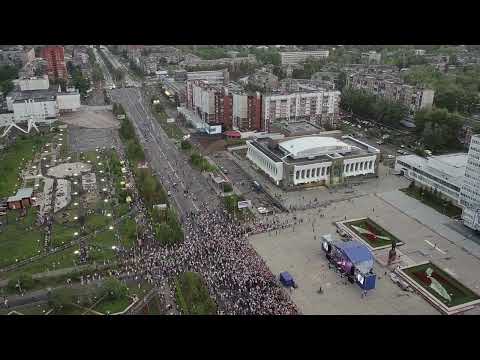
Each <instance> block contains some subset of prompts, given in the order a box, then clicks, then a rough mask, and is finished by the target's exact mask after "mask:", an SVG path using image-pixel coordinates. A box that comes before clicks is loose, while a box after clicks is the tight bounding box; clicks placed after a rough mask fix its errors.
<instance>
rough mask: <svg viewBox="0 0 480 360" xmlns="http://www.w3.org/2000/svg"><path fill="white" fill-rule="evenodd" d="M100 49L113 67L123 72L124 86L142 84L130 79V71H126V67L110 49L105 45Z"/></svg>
mask: <svg viewBox="0 0 480 360" xmlns="http://www.w3.org/2000/svg"><path fill="white" fill-rule="evenodd" d="M100 51H101V52H103V53H104V54H105V56H106V57H107V59H108V60H109V61H110V63H111V64H112V66H113V67H114V68H115V69H119V70H121V71H123V72H124V73H125V79H124V81H125V84H126V86H134V87H141V86H142V84H140V83H138V82H137V81H135V80H133V79H132V77H131V76H130V73H129V72H128V69H127V68H126V66H125V65H123V64H122V63H120V61H118V59H117V58H116V57H115V56H114V55H113V54H112V53H111V52H110V50H108V48H107V47H106V46H103V47H101V48H100Z"/></svg>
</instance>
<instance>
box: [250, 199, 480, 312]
mask: <svg viewBox="0 0 480 360" xmlns="http://www.w3.org/2000/svg"><path fill="white" fill-rule="evenodd" d="M427 211H434V210H432V209H429V208H427ZM320 213H323V214H324V215H325V216H324V217H321V216H320ZM285 216H292V215H288V214H282V215H279V217H280V218H281V217H285ZM296 216H297V217H298V218H302V219H303V223H302V224H300V225H296V226H295V227H294V228H288V229H285V230H281V231H279V232H278V235H275V232H272V233H270V234H269V233H264V234H260V235H255V236H252V237H251V238H250V242H251V243H252V245H253V246H254V248H255V249H256V250H257V251H258V253H259V254H260V255H261V256H262V257H263V258H264V259H265V261H266V262H267V264H268V266H269V267H270V269H271V270H272V272H273V273H274V274H277V275H278V274H279V273H280V272H282V271H289V272H290V273H291V274H292V276H293V277H294V278H295V279H296V281H297V282H298V285H299V287H298V288H297V289H296V290H292V299H293V300H294V301H295V302H296V303H297V305H298V306H299V307H300V309H301V311H302V312H303V313H304V314H405V315H406V314H439V312H438V311H437V310H436V309H434V308H433V307H432V306H431V305H430V304H428V303H427V302H426V301H425V300H424V299H423V298H421V297H420V296H419V295H417V294H414V293H410V292H405V291H402V290H401V289H400V288H399V287H398V286H397V285H395V284H394V283H393V282H392V281H391V280H390V278H389V276H388V274H387V275H385V272H386V271H388V269H387V268H386V267H384V266H382V265H380V264H379V263H378V262H376V263H375V271H376V273H377V276H378V278H377V286H376V289H375V290H373V291H371V292H369V293H368V294H367V296H366V297H365V298H362V297H361V290H360V288H359V287H358V286H357V285H355V284H350V283H349V282H347V284H345V281H344V279H341V278H340V277H339V275H338V274H336V273H334V272H333V271H332V270H329V269H328V261H327V259H326V258H325V254H324V253H323V251H322V249H321V244H320V239H319V238H320V236H321V235H323V234H328V233H331V234H335V232H336V227H335V224H334V223H335V222H336V221H341V220H344V219H345V217H346V218H347V219H352V218H359V217H370V218H371V219H373V220H374V221H375V222H376V223H378V224H379V225H380V226H382V227H384V228H385V229H387V230H388V231H390V232H391V233H392V234H394V235H396V236H397V237H399V238H400V239H401V240H402V241H404V243H405V244H404V245H402V246H401V247H400V248H399V250H400V252H401V253H402V254H403V255H402V256H404V257H408V260H409V261H412V262H414V263H419V262H424V261H434V262H435V263H436V264H437V265H439V266H440V267H442V268H443V269H445V270H446V271H447V272H449V273H450V274H452V275H453V276H455V277H456V278H457V279H459V280H460V281H461V282H462V283H464V284H465V285H466V286H468V287H470V288H471V289H472V290H474V291H476V292H480V279H479V278H478V274H479V273H480V261H479V260H478V259H477V258H476V257H475V256H473V255H471V254H469V253H468V252H466V251H465V250H463V249H462V248H461V247H459V246H458V245H456V244H455V243H453V242H451V241H450V240H448V239H447V238H445V237H443V236H442V235H440V234H438V233H436V232H434V231H432V230H431V229H430V228H429V227H427V226H425V225H423V224H422V223H420V222H419V221H418V220H417V219H416V218H412V217H410V216H408V215H407V214H405V213H404V212H402V211H400V210H399V209H397V208H396V207H394V206H392V205H391V204H390V203H388V202H386V201H384V200H383V199H382V198H381V195H376V194H369V195H365V196H360V197H357V198H353V199H351V200H338V201H336V202H335V201H334V202H333V203H331V204H330V205H327V206H326V208H323V209H312V210H305V211H301V212H300V211H299V212H297V213H296ZM320 286H322V287H323V289H324V293H323V294H318V293H317V291H318V289H319V287H320ZM478 312H479V311H478V309H474V310H471V311H470V312H469V313H478Z"/></svg>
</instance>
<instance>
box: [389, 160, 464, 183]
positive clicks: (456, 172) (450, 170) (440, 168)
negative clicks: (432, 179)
mask: <svg viewBox="0 0 480 360" xmlns="http://www.w3.org/2000/svg"><path fill="white" fill-rule="evenodd" d="M467 157H468V155H467V154H466V153H455V154H448V155H438V156H430V157H428V158H424V157H421V156H418V155H405V156H397V160H399V161H403V162H405V163H407V164H409V165H411V166H414V167H416V168H417V169H420V170H423V171H426V172H429V173H430V174H432V175H434V176H436V177H438V178H441V179H443V180H445V181H448V182H450V183H453V184H454V185H457V186H458V187H460V186H461V185H462V183H463V177H464V175H465V167H466V164H467Z"/></svg>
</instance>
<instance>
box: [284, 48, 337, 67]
mask: <svg viewBox="0 0 480 360" xmlns="http://www.w3.org/2000/svg"><path fill="white" fill-rule="evenodd" d="M329 54H330V51H329V50H318V51H282V52H280V59H281V62H282V65H293V64H301V63H304V62H305V61H306V60H307V59H309V58H312V59H326V58H328V56H329Z"/></svg>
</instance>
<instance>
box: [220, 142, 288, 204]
mask: <svg viewBox="0 0 480 360" xmlns="http://www.w3.org/2000/svg"><path fill="white" fill-rule="evenodd" d="M212 158H213V159H214V161H215V163H217V165H219V166H221V167H222V168H223V172H224V175H225V176H226V177H227V178H228V179H229V180H230V182H231V183H232V184H233V185H234V186H235V188H236V189H237V190H239V191H240V192H241V195H243V197H245V199H247V200H251V201H252V205H253V207H254V208H255V209H258V208H259V207H265V208H267V209H269V210H273V211H274V212H278V211H280V210H279V209H277V208H276V207H275V205H274V204H273V203H272V201H271V200H270V199H269V197H268V196H267V195H266V194H265V193H264V192H262V191H260V192H259V191H256V190H255V189H254V186H253V181H252V179H251V178H250V177H249V175H248V174H247V173H245V172H244V171H243V170H242V169H241V168H240V167H239V166H238V165H237V164H236V163H235V162H234V161H233V160H231V159H230V158H229V157H228V155H227V154H226V152H224V151H222V152H217V153H216V154H215V155H213V156H212Z"/></svg>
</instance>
